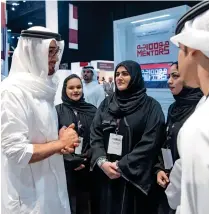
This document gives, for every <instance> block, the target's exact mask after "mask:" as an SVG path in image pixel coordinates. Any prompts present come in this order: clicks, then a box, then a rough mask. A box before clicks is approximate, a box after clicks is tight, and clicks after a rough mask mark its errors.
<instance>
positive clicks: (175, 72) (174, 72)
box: [170, 71, 179, 75]
mask: <svg viewBox="0 0 209 214" xmlns="http://www.w3.org/2000/svg"><path fill="white" fill-rule="evenodd" d="M173 74H178V75H179V72H177V71H173V72H172V73H170V75H173Z"/></svg>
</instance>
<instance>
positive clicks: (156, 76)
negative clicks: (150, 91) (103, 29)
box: [114, 5, 189, 88]
mask: <svg viewBox="0 0 209 214" xmlns="http://www.w3.org/2000/svg"><path fill="white" fill-rule="evenodd" d="M188 10H189V7H188V6H186V5H185V6H180V7H175V8H170V9H166V10H161V11H156V12H152V13H148V14H143V15H139V16H134V17H130V18H126V19H121V20H117V21H114V62H115V65H116V64H118V63H119V62H121V61H123V60H134V61H137V62H138V63H139V64H140V65H141V69H142V73H143V77H144V80H145V83H146V86H147V87H148V88H164V87H167V72H168V68H169V66H170V65H171V63H172V62H175V61H177V57H178V48H177V47H176V46H174V45H173V44H172V43H171V42H170V37H171V36H173V35H174V34H175V29H176V25H177V21H178V20H179V18H180V17H181V16H182V15H183V14H184V13H185V12H186V11H188Z"/></svg>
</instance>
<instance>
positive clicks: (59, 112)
mask: <svg viewBox="0 0 209 214" xmlns="http://www.w3.org/2000/svg"><path fill="white" fill-rule="evenodd" d="M55 109H56V112H57V120H58V132H59V130H60V129H61V128H62V127H61V124H60V114H61V104H59V105H56V106H55Z"/></svg>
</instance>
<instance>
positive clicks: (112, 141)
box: [107, 133, 123, 156]
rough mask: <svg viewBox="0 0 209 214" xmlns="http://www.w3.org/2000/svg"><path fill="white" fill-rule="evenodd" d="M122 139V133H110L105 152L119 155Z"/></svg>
mask: <svg viewBox="0 0 209 214" xmlns="http://www.w3.org/2000/svg"><path fill="white" fill-rule="evenodd" d="M122 140H123V136H122V135H117V134H113V133H110V138H109V145H108V150H107V153H108V154H114V155H118V156H121V155H122Z"/></svg>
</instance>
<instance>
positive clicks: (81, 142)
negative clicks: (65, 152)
mask: <svg viewBox="0 0 209 214" xmlns="http://www.w3.org/2000/svg"><path fill="white" fill-rule="evenodd" d="M79 142H80V143H79V146H78V147H76V148H75V154H76V155H81V152H82V148H83V138H82V137H79Z"/></svg>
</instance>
